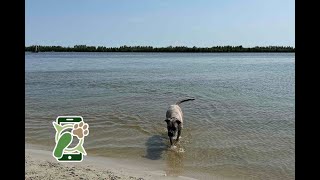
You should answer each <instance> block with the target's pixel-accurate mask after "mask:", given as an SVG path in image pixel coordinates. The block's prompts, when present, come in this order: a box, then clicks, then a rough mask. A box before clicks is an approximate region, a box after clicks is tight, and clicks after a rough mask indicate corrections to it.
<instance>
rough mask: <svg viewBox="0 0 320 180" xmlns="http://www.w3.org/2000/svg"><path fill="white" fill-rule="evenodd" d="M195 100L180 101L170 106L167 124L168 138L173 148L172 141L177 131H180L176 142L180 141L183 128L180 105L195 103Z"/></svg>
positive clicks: (167, 113)
mask: <svg viewBox="0 0 320 180" xmlns="http://www.w3.org/2000/svg"><path fill="white" fill-rule="evenodd" d="M193 100H195V99H194V98H189V99H184V100H181V101H178V102H176V103H175V104H173V105H170V106H169V108H168V110H167V112H166V119H165V122H166V123H167V130H168V136H169V140H170V144H171V146H172V145H173V140H172V139H173V137H174V136H175V135H176V133H177V131H178V135H177V140H176V142H178V141H179V138H180V135H181V131H182V128H183V113H182V110H181V108H180V106H179V105H180V104H181V103H183V102H186V101H193Z"/></svg>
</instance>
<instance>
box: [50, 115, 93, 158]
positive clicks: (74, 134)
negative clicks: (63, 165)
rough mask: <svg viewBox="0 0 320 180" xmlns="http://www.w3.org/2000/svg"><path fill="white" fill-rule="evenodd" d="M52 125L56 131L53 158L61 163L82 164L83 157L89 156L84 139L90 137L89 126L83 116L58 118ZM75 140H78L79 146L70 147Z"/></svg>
mask: <svg viewBox="0 0 320 180" xmlns="http://www.w3.org/2000/svg"><path fill="white" fill-rule="evenodd" d="M52 124H53V127H54V128H55V130H56V135H55V142H56V145H55V147H54V149H53V152H52V155H53V157H54V158H56V159H57V161H59V162H81V161H82V159H83V155H87V153H86V151H85V149H84V147H83V143H84V137H85V136H87V135H89V125H88V124H87V123H85V122H84V121H83V118H82V117H81V116H58V117H57V119H56V121H54V122H52ZM74 138H77V139H78V144H77V145H75V146H74V147H69V146H70V145H71V143H72V142H73V140H74Z"/></svg>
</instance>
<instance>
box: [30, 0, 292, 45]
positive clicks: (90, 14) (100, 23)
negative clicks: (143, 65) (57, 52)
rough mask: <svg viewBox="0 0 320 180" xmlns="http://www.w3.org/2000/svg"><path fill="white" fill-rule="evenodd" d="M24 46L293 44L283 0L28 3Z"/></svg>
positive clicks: (287, 5) (288, 3)
mask: <svg viewBox="0 0 320 180" xmlns="http://www.w3.org/2000/svg"><path fill="white" fill-rule="evenodd" d="M25 15H26V16H25V19H26V24H25V46H31V45H39V44H41V45H42V46H56V45H53V44H59V45H58V46H64V47H70V46H74V45H84V44H85V45H87V46H105V47H120V46H124V45H126V46H152V47H168V46H174V47H176V46H186V47H193V46H196V47H214V46H241V45H242V46H243V47H255V46H260V47H266V46H290V47H295V21H294V20H295V3H294V0H284V1H275V0H271V1H267V2H265V1H254V0H245V1H235V0H226V1H209V0H200V1H197V2H194V1H193V2H192V1H182V0H177V1H167V0H161V1H160V0H154V1H152V2H151V1H148V0H140V1H134V2H133V1H128V0H119V1H94V2H93V1H75V0H70V1H61V0H57V1H35V0H28V1H26V14H25Z"/></svg>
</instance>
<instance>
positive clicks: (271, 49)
mask: <svg viewBox="0 0 320 180" xmlns="http://www.w3.org/2000/svg"><path fill="white" fill-rule="evenodd" d="M37 47H38V50H39V52H51V51H53V52H191V53H201V52H209V53H211V52H214V53H216V52H295V48H293V47H290V46H266V47H258V46H256V47H248V48H245V47H242V46H214V47H195V46H193V47H186V46H175V47H173V46H168V47H152V46H120V47H104V46H98V47H96V46H86V45H75V46H74V47H62V46H37ZM25 51H31V52H34V51H36V46H28V47H25Z"/></svg>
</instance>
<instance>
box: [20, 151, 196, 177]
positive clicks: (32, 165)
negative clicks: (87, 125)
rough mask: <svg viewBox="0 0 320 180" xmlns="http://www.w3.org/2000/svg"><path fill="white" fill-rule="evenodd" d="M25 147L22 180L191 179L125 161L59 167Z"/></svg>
mask: <svg viewBox="0 0 320 180" xmlns="http://www.w3.org/2000/svg"><path fill="white" fill-rule="evenodd" d="M28 146H29V147H27V146H26V149H25V179H30V180H31V179H35V180H36V179H112V180H116V179H131V180H142V179H193V178H189V177H184V176H176V177H172V176H167V174H166V172H164V171H162V170H157V166H152V165H150V164H148V165H147V166H145V165H143V164H137V163H135V162H134V161H130V160H125V159H112V158H106V157H97V156H86V157H84V160H83V161H82V162H80V163H79V162H78V163H71V162H68V163H66V162H65V163H61V162H57V161H56V160H55V159H54V158H53V157H52V152H50V151H47V150H43V149H37V148H35V147H32V146H31V147H30V145H28Z"/></svg>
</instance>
